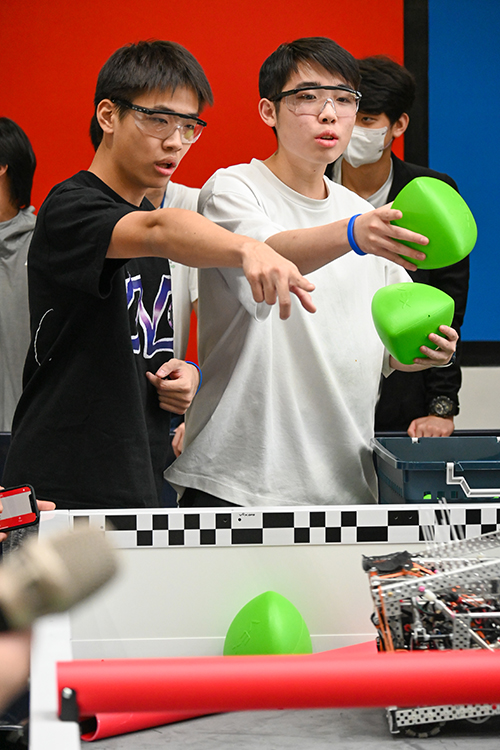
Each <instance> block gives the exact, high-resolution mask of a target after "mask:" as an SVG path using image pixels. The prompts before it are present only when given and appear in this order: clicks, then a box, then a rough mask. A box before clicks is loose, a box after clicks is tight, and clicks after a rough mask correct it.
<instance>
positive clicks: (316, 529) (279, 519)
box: [70, 504, 500, 548]
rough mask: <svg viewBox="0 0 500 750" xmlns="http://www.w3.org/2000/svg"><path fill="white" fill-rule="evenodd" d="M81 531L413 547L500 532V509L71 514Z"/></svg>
mask: <svg viewBox="0 0 500 750" xmlns="http://www.w3.org/2000/svg"><path fill="white" fill-rule="evenodd" d="M70 515H71V517H72V519H73V524H74V526H75V527H80V526H85V525H89V524H91V525H92V526H94V527H96V528H100V529H102V530H104V531H105V532H106V534H107V535H109V537H110V539H111V540H112V541H113V543H114V544H115V546H117V547H121V548H133V547H210V546H219V547H228V546H237V545H240V546H241V545H247V546H258V545H271V546H272V545H295V544H300V545H304V544H313V545H314V544H357V543H371V542H389V543H395V544H410V543H416V542H422V541H425V540H426V539H428V538H429V536H430V535H432V538H434V539H435V540H436V541H438V542H448V541H450V540H452V539H455V538H457V537H460V538H466V539H471V538H473V537H476V536H479V535H480V534H485V533H488V532H492V531H497V530H499V529H500V505H497V504H488V505H486V504H485V505H479V504H478V505H477V506H474V507H471V505H455V506H454V505H448V506H447V509H446V510H443V508H440V507H436V506H434V505H433V506H430V505H429V506H418V507H416V506H414V507H412V506H409V505H406V506H389V505H385V506H380V505H379V506H373V507H372V506H357V507H356V506H332V507H328V508H325V507H318V506H314V507H313V506H312V507H311V508H304V507H301V508H297V509H293V508H286V509H283V508H270V509H262V508H258V509H252V508H246V509H244V510H242V509H241V508H238V509H234V510H233V509H223V510H222V509H221V510H214V509H210V510H204V509H192V510H191V509H189V510H177V509H166V508H165V509H163V508H162V509H160V508H158V509H149V510H128V511H112V510H110V511H103V510H99V511H97V510H96V511H71V512H70Z"/></svg>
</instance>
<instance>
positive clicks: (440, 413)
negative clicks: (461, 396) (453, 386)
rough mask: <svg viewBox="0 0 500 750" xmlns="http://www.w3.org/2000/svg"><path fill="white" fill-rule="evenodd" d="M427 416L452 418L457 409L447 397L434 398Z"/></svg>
mask: <svg viewBox="0 0 500 750" xmlns="http://www.w3.org/2000/svg"><path fill="white" fill-rule="evenodd" d="M429 414H435V415H436V416H437V417H454V416H455V415H456V414H458V407H457V405H456V403H455V402H454V401H452V400H451V398H448V396H436V397H435V398H433V399H432V401H431V402H430V404H429Z"/></svg>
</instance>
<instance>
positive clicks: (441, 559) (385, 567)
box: [363, 525, 500, 737]
mask: <svg viewBox="0 0 500 750" xmlns="http://www.w3.org/2000/svg"><path fill="white" fill-rule="evenodd" d="M450 528H451V529H453V527H452V526H451V525H450ZM430 536H431V530H429V531H428V539H427V552H426V553H420V554H414V555H410V554H409V553H408V552H396V553H393V554H389V555H386V556H381V557H365V556H363V569H364V570H365V571H366V572H367V573H368V576H369V583H370V590H371V595H372V598H373V603H374V612H373V614H372V618H371V619H372V622H373V624H374V625H375V627H376V628H377V632H378V637H377V646H378V649H379V650H380V651H399V650H405V651H411V650H417V651H427V650H430V649H439V650H447V649H470V648H482V649H486V650H489V651H495V650H497V649H500V558H495V557H485V556H484V553H485V552H486V551H487V550H489V549H493V548H495V547H500V531H495V532H492V533H489V534H483V535H482V536H479V537H475V538H473V539H455V540H454V541H452V542H449V543H435V542H433V541H432V540H431V539H430ZM499 714H500V702H499V705H498V706H497V705H496V704H494V705H490V704H486V705H458V706H454V705H445V706H426V707H415V708H404V709H402V708H397V707H396V706H391V707H389V708H387V720H388V723H389V729H390V731H391V733H393V734H397V733H399V732H400V731H401V730H403V731H404V732H405V734H408V735H410V736H417V737H428V736H430V735H435V734H439V732H440V731H441V728H442V727H443V726H444V725H445V723H446V722H447V721H456V720H459V719H466V720H468V721H470V722H472V723H482V722H484V721H487V720H488V719H489V718H490V717H491V716H495V715H499Z"/></svg>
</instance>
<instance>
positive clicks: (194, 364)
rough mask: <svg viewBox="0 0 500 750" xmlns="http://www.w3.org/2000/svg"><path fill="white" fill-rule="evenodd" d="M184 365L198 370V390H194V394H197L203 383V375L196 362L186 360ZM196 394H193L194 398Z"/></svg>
mask: <svg viewBox="0 0 500 750" xmlns="http://www.w3.org/2000/svg"><path fill="white" fill-rule="evenodd" d="M186 364H187V365H192V366H193V367H195V368H196V369H197V370H198V388H197V389H196V393H198V391H199V390H200V388H201V383H202V381H203V375H202V373H201V368H200V367H199V365H197V364H196V362H191V360H189V359H186ZM196 393H195V394H194V395H195V396H196Z"/></svg>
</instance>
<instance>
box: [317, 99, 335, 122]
mask: <svg viewBox="0 0 500 750" xmlns="http://www.w3.org/2000/svg"><path fill="white" fill-rule="evenodd" d="M327 104H331V106H332V109H333V112H334V114H335V117H337V110H336V108H335V101H334V100H333V99H332V97H331V96H328V97H326V98H325V101H324V102H323V105H322V107H321V109H320V111H319V112H318V114H319V115H322V114H323V112H324V111H325V107H326V105H327Z"/></svg>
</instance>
